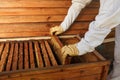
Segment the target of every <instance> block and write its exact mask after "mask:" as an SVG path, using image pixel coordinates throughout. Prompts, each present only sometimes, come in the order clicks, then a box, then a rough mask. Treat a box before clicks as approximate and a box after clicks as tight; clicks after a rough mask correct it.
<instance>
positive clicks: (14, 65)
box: [12, 42, 18, 71]
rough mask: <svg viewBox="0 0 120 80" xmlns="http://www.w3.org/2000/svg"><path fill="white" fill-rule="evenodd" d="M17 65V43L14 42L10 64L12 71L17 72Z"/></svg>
mask: <svg viewBox="0 0 120 80" xmlns="http://www.w3.org/2000/svg"><path fill="white" fill-rule="evenodd" d="M17 64H18V43H17V42H15V49H14V54H13V63H12V70H13V71H14V70H17Z"/></svg>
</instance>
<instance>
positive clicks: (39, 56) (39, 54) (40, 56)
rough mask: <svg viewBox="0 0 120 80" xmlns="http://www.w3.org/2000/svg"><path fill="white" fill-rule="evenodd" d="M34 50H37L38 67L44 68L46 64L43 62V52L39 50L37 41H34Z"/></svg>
mask: <svg viewBox="0 0 120 80" xmlns="http://www.w3.org/2000/svg"><path fill="white" fill-rule="evenodd" d="M33 43H34V48H35V56H36V61H37V65H38V67H39V68H41V67H44V63H43V60H42V54H41V50H40V48H39V44H38V42H37V41H34V42H33Z"/></svg>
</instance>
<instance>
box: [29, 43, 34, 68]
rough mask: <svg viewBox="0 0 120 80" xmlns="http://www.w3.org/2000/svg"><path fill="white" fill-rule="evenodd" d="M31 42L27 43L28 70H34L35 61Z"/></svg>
mask: <svg viewBox="0 0 120 80" xmlns="http://www.w3.org/2000/svg"><path fill="white" fill-rule="evenodd" d="M32 46H33V45H32V41H29V53H30V68H35V59H34V53H33V47H32Z"/></svg>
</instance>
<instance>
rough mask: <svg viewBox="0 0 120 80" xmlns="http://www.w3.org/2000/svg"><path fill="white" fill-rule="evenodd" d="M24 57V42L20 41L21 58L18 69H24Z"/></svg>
mask: <svg viewBox="0 0 120 80" xmlns="http://www.w3.org/2000/svg"><path fill="white" fill-rule="evenodd" d="M23 57H24V52H23V42H19V60H18V69H19V70H21V69H23V62H24V61H23Z"/></svg>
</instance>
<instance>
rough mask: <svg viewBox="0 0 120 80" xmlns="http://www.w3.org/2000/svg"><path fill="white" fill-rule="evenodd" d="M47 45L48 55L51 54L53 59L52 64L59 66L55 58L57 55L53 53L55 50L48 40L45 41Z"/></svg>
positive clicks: (51, 59) (50, 56)
mask: <svg viewBox="0 0 120 80" xmlns="http://www.w3.org/2000/svg"><path fill="white" fill-rule="evenodd" d="M45 46H46V50H47V52H48V55H49V58H50V61H51V63H52V65H53V66H57V65H58V63H57V61H56V59H55V56H54V55H53V52H52V50H51V48H50V45H49V44H48V41H45Z"/></svg>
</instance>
